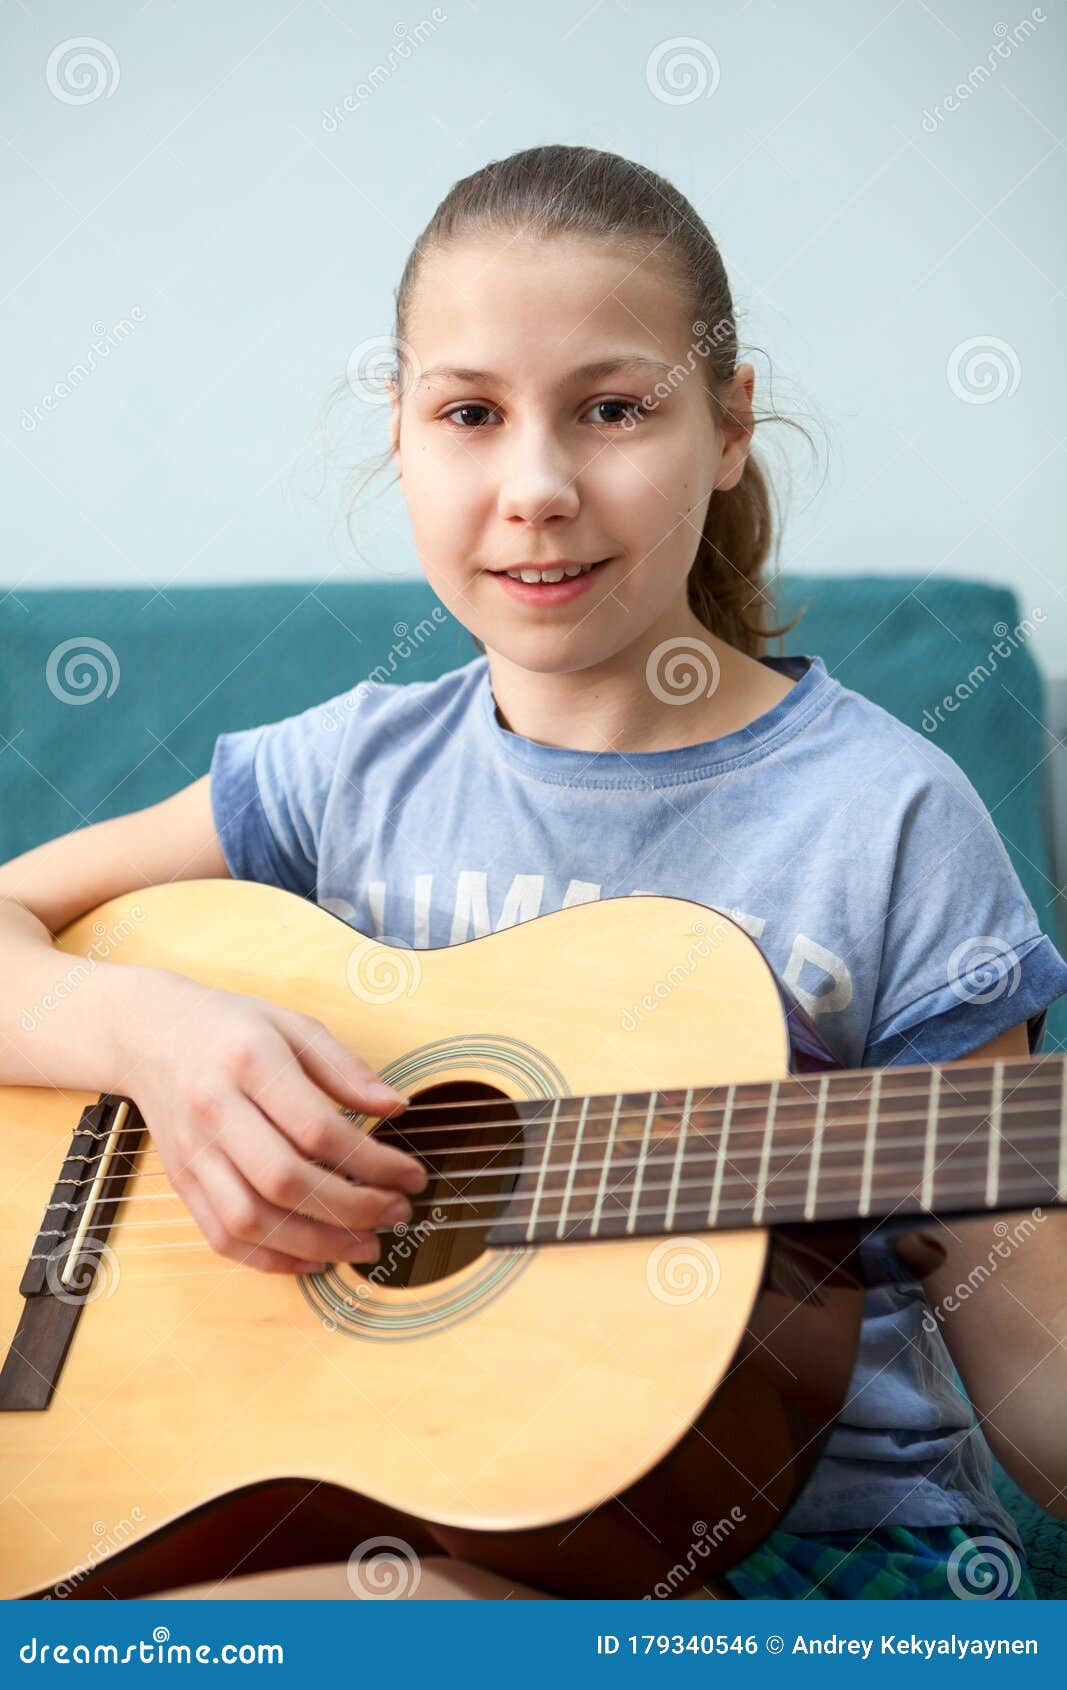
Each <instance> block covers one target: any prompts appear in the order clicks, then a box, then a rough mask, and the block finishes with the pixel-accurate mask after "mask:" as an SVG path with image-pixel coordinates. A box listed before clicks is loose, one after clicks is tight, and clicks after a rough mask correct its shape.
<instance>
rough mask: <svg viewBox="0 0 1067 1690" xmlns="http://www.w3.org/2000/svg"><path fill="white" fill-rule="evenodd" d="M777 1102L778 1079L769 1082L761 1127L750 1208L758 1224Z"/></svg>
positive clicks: (765, 1184) (765, 1189)
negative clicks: (755, 1178) (764, 1121)
mask: <svg viewBox="0 0 1067 1690" xmlns="http://www.w3.org/2000/svg"><path fill="white" fill-rule="evenodd" d="M777 1103H778V1081H777V1080H773V1081H772V1082H771V1095H770V1099H769V1101H768V1105H767V1124H766V1126H765V1127H764V1129H763V1151H762V1154H761V1156H760V1164H759V1175H758V1177H757V1180H756V1201H755V1204H754V1205H753V1209H752V1219H753V1221H754V1223H755V1224H756V1226H758V1225H759V1222H760V1216H761V1215H762V1214H763V1205H764V1202H765V1200H766V1196H767V1167H768V1164H769V1162H770V1158H771V1138H772V1135H773V1133H774V1111H775V1108H776V1107H777Z"/></svg>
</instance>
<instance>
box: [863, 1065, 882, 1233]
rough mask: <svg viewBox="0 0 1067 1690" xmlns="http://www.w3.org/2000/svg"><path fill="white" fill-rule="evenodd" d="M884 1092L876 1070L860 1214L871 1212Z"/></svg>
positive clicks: (879, 1072) (864, 1143)
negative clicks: (879, 1115) (879, 1114)
mask: <svg viewBox="0 0 1067 1690" xmlns="http://www.w3.org/2000/svg"><path fill="white" fill-rule="evenodd" d="M881 1090H882V1070H881V1069H880V1068H877V1069H875V1074H874V1084H873V1085H872V1087H871V1102H870V1107H869V1108H868V1110H867V1133H866V1136H865V1138H864V1142H863V1173H862V1175H861V1178H860V1214H861V1215H869V1214H870V1212H871V1179H872V1176H873V1174H874V1146H875V1140H876V1139H877V1136H878V1097H879V1093H880V1092H881Z"/></svg>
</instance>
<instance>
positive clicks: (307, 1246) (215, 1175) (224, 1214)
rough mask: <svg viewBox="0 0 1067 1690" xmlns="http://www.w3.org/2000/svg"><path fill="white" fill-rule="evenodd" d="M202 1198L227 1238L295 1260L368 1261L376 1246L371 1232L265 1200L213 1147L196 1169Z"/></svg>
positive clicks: (373, 1257)
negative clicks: (349, 1228) (348, 1228)
mask: <svg viewBox="0 0 1067 1690" xmlns="http://www.w3.org/2000/svg"><path fill="white" fill-rule="evenodd" d="M198 1177H199V1180H200V1184H201V1187H202V1190H203V1193H204V1195H205V1197H206V1198H207V1199H208V1201H209V1203H210V1204H211V1206H212V1208H213V1209H214V1211H215V1215H216V1217H217V1218H218V1219H219V1221H220V1222H221V1224H222V1226H223V1227H224V1228H225V1230H226V1232H227V1233H228V1234H229V1235H230V1237H231V1238H236V1239H239V1240H243V1241H246V1242H248V1243H251V1244H253V1245H264V1246H267V1247H269V1248H270V1249H271V1250H276V1251H281V1252H283V1253H284V1254H285V1255H287V1256H292V1257H296V1258H298V1259H300V1260H301V1261H307V1260H310V1261H314V1262H315V1263H323V1262H337V1261H344V1262H374V1261H377V1259H378V1255H379V1252H380V1245H379V1242H378V1239H377V1237H376V1235H375V1234H374V1233H373V1232H369V1233H365V1234H362V1235H360V1234H352V1233H350V1232H348V1231H346V1230H345V1229H344V1228H343V1227H337V1226H329V1225H326V1224H325V1223H324V1222H322V1221H315V1220H308V1219H307V1217H306V1216H304V1215H296V1214H289V1213H287V1212H286V1211H285V1210H284V1209H278V1208H275V1207H274V1205H273V1204H270V1203H267V1202H265V1201H264V1199H263V1198H262V1197H261V1196H260V1195H259V1193H258V1192H257V1191H255V1190H254V1189H253V1187H252V1186H251V1185H250V1184H249V1183H248V1181H247V1180H246V1179H245V1177H244V1175H243V1174H242V1173H241V1171H240V1169H239V1168H235V1167H234V1165H233V1163H232V1162H231V1161H230V1159H229V1157H228V1156H225V1155H224V1154H223V1153H222V1152H221V1151H219V1150H213V1151H212V1152H211V1153H210V1155H209V1156H208V1157H205V1158H204V1160H203V1162H202V1165H201V1167H200V1169H199V1176H198Z"/></svg>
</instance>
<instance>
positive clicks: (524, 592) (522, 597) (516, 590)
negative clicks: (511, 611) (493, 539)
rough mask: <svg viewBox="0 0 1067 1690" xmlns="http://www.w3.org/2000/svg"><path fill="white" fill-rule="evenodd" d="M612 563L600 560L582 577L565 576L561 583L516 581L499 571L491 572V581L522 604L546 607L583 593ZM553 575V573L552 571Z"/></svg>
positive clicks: (607, 559) (609, 560)
mask: <svg viewBox="0 0 1067 1690" xmlns="http://www.w3.org/2000/svg"><path fill="white" fill-rule="evenodd" d="M611 562H612V559H611V558H609V557H606V558H601V559H600V561H599V562H598V563H594V565H593V567H592V569H587V570H586V571H585V573H584V574H583V575H570V576H567V575H565V576H564V577H563V579H562V581H543V580H542V581H517V580H515V579H514V578H513V577H512V576H511V575H506V574H504V573H503V572H501V571H493V572H492V574H493V579H494V580H495V581H499V582H500V585H501V586H502V587H503V589H504V591H505V592H506V593H508V594H509V595H510V596H511V597H512V598H514V599H518V600H519V601H520V603H522V604H540V605H545V606H546V607H547V606H549V605H554V604H567V603H569V602H570V600H571V599H576V598H578V597H580V595H581V594H582V593H584V592H585V591H586V589H587V587H588V586H589V583H590V582H591V581H593V580H595V579H596V577H597V576H598V575H599V574H600V571H601V570H602V569H604V568H606V566H607V565H608V564H609V563H611ZM552 573H555V571H552Z"/></svg>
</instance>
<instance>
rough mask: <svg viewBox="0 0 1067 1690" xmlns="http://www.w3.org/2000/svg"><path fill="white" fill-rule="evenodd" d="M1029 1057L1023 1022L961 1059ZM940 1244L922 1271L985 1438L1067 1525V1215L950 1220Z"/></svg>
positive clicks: (1049, 1212) (1026, 1213) (1045, 1212)
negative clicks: (933, 1261)
mask: <svg viewBox="0 0 1067 1690" xmlns="http://www.w3.org/2000/svg"><path fill="white" fill-rule="evenodd" d="M1028 1052H1029V1042H1028V1039H1027V1032H1026V1023H1025V1022H1022V1023H1020V1025H1019V1026H1018V1027H1012V1028H1009V1029H1008V1031H1007V1032H1004V1033H1001V1034H1000V1036H999V1037H998V1038H996V1039H994V1040H993V1041H992V1043H990V1044H987V1045H983V1046H982V1048H981V1049H980V1050H975V1051H971V1052H970V1053H969V1054H968V1055H967V1056H966V1057H963V1058H961V1061H962V1062H983V1061H985V1062H987V1061H988V1060H989V1059H990V1057H999V1056H1026V1055H1027V1054H1028ZM948 1066H949V1067H954V1066H955V1064H954V1063H950V1064H948ZM998 1228H999V1231H998ZM937 1239H938V1242H939V1243H941V1244H942V1245H943V1246H944V1248H945V1250H946V1251H947V1255H946V1257H945V1260H944V1261H943V1262H939V1263H938V1264H937V1265H936V1266H933V1267H929V1266H928V1265H923V1264H921V1263H920V1261H919V1259H918V1258H916V1265H917V1269H918V1271H920V1272H921V1273H922V1274H923V1279H924V1289H925V1291H926V1296H927V1300H928V1302H929V1304H930V1309H931V1311H932V1313H933V1315H934V1318H935V1319H936V1320H937V1323H938V1326H939V1328H940V1330H941V1334H942V1336H943V1337H944V1340H945V1344H946V1346H947V1348H948V1351H949V1354H950V1355H951V1357H952V1360H953V1362H954V1364H955V1366H956V1368H957V1370H958V1372H959V1375H960V1378H961V1379H962V1380H963V1383H964V1386H965V1387H966V1390H967V1394H968V1396H969V1397H970V1399H971V1402H972V1404H973V1406H974V1410H975V1413H976V1415H977V1416H978V1419H979V1422H980V1424H981V1427H982V1431H983V1433H984V1434H985V1437H986V1438H987V1440H988V1442H989V1445H990V1447H991V1449H992V1450H993V1452H994V1454H995V1455H996V1457H997V1459H998V1461H999V1462H1000V1463H1001V1465H1002V1466H1003V1467H1004V1468H1005V1470H1006V1471H1007V1472H1008V1473H1010V1475H1011V1477H1012V1478H1013V1479H1014V1480H1015V1482H1016V1484H1017V1485H1019V1486H1020V1487H1021V1488H1022V1489H1023V1490H1024V1491H1026V1493H1027V1495H1028V1496H1031V1497H1032V1498H1033V1500H1034V1501H1035V1502H1036V1503H1038V1504H1039V1506H1040V1507H1042V1508H1045V1509H1047V1511H1048V1512H1049V1513H1050V1514H1054V1515H1055V1516H1056V1517H1057V1518H1058V1519H1067V1434H1065V1431H1064V1416H1065V1412H1067V1409H1065V1405H1067V1282H1065V1278H1064V1267H1065V1265H1067V1210H1065V1209H1034V1210H1029V1209H1027V1210H1023V1211H1019V1212H1018V1213H1011V1214H998V1215H989V1216H986V1215H983V1216H977V1217H974V1218H971V1219H968V1220H959V1221H957V1220H952V1219H951V1218H950V1219H949V1221H947V1222H946V1223H944V1224H943V1225H942V1226H941V1227H939V1228H938V1230H937ZM907 1250H908V1246H907V1245H904V1246H903V1247H902V1249H901V1255H902V1256H904V1259H905V1260H906V1261H907V1260H909V1256H908V1254H907V1253H906V1252H907Z"/></svg>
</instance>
